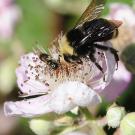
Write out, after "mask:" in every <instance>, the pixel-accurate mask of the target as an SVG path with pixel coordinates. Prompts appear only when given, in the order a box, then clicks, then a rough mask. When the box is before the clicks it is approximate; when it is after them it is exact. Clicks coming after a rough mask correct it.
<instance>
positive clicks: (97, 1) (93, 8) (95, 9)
mask: <svg viewBox="0 0 135 135" xmlns="http://www.w3.org/2000/svg"><path fill="white" fill-rule="evenodd" d="M104 5H105V0H92V1H91V3H90V4H89V6H88V7H87V8H86V10H85V11H84V13H83V14H82V16H81V17H80V19H79V21H78V22H77V24H76V25H75V28H77V27H80V26H82V25H83V24H84V22H86V21H91V20H93V19H95V18H98V17H99V16H100V14H101V12H102V10H103V9H104Z"/></svg>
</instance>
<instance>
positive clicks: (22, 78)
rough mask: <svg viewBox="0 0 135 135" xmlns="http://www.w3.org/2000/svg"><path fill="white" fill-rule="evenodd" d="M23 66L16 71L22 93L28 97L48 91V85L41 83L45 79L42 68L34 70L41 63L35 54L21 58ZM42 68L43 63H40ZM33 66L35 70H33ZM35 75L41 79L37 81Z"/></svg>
mask: <svg viewBox="0 0 135 135" xmlns="http://www.w3.org/2000/svg"><path fill="white" fill-rule="evenodd" d="M20 62H21V63H20V64H21V66H20V67H18V68H17V69H16V75H17V83H18V86H19V88H20V90H21V92H22V93H24V94H26V95H37V94H41V93H46V92H47V91H48V83H47V82H46V83H45V82H44V81H41V80H43V78H45V75H44V74H43V73H40V72H41V71H42V68H36V69H35V68H34V67H36V66H37V65H38V64H39V63H40V62H41V61H40V60H39V59H38V57H37V56H36V55H34V54H33V53H29V54H27V55H24V56H22V57H21V61H20ZM40 64H41V67H42V66H43V68H44V66H45V65H43V63H40ZM31 66H32V67H33V68H31ZM37 70H38V72H36V71H37ZM35 75H39V79H35Z"/></svg>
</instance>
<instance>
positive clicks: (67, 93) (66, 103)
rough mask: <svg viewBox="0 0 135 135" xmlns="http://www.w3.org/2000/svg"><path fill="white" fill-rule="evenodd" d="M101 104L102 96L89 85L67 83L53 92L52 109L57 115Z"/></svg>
mask: <svg viewBox="0 0 135 135" xmlns="http://www.w3.org/2000/svg"><path fill="white" fill-rule="evenodd" d="M100 102H101V98H100V96H99V95H98V94H96V93H95V92H94V91H93V90H92V89H90V88H89V87H88V86H87V85H85V84H83V83H81V82H77V81H66V82H64V83H63V84H61V85H60V86H59V87H58V88H57V89H56V90H55V91H54V92H53V94H52V102H51V108H52V109H53V110H54V111H55V112H57V113H65V112H67V111H70V110H71V109H73V108H74V107H76V106H88V105H95V104H97V103H100Z"/></svg>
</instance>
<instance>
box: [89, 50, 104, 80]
mask: <svg viewBox="0 0 135 135" xmlns="http://www.w3.org/2000/svg"><path fill="white" fill-rule="evenodd" d="M95 51H96V50H95V49H94V48H91V51H90V52H89V54H88V56H89V59H90V60H91V61H92V62H93V63H94V64H95V65H96V67H97V68H98V69H99V70H100V71H101V72H102V74H103V75H104V78H103V80H104V81H105V74H104V71H103V68H102V67H101V66H100V65H99V64H98V63H97V62H96V58H95V56H94V54H95Z"/></svg>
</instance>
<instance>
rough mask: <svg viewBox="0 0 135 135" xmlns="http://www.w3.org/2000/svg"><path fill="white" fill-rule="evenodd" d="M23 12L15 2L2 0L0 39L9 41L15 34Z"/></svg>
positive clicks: (0, 0)
mask: <svg viewBox="0 0 135 135" xmlns="http://www.w3.org/2000/svg"><path fill="white" fill-rule="evenodd" d="M20 16H21V10H20V8H19V7H18V6H17V5H16V4H13V0H0V39H4V40H5V39H9V38H10V37H11V36H12V35H13V32H14V27H15V24H16V22H17V21H18V20H19V19H20Z"/></svg>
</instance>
